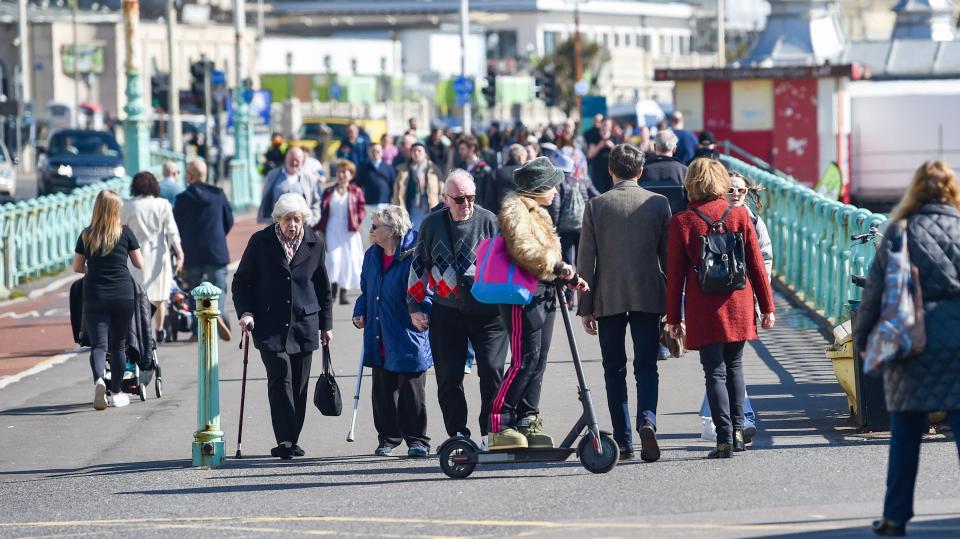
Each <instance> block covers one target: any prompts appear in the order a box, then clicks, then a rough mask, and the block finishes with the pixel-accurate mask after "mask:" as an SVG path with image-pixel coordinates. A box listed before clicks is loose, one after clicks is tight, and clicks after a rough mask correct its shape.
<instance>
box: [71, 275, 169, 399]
mask: <svg viewBox="0 0 960 539" xmlns="http://www.w3.org/2000/svg"><path fill="white" fill-rule="evenodd" d="M134 290H135V297H136V300H135V301H136V302H137V306H138V308H136V309H134V315H133V323H132V324H130V332H129V333H128V334H127V337H126V339H125V342H124V350H125V351H126V360H127V361H126V364H125V366H124V372H123V374H122V376H123V384H122V388H123V392H124V393H131V394H134V395H137V396H139V397H140V400H142V401H143V400H147V392H146V386H148V385H150V382H151V379H152V380H153V382H154V390H155V392H156V395H157V398H160V397H162V396H163V376H162V372H161V369H160V362H159V360H158V358H157V342H156V340H154V338H153V335H152V334H151V322H150V321H151V320H152V317H153V313H154V311H156V307H154V306H153V305H152V304H151V303H150V301H149V300H148V299H147V297H146V294H144V293H143V288H142V287H141V286H140V284H139V283H137V282H136V281H134ZM70 326H71V329H72V330H73V340H74V342H76V343H77V344H79V345H80V346H90V340H89V338H88V336H87V335H86V330H85V329H84V324H83V279H77V280H76V281H75V282H74V283H73V285H71V286H70ZM106 369H107V371H106V373H105V375H104V381H108V380H109V379H110V377H111V376H112V373H111V372H110V358H109V353H108V357H107V365H106ZM108 385H109V384H108Z"/></svg>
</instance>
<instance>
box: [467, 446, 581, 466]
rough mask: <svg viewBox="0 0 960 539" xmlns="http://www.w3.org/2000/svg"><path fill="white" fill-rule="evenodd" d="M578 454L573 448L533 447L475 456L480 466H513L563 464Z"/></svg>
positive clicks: (488, 452)
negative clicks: (521, 463) (518, 463)
mask: <svg viewBox="0 0 960 539" xmlns="http://www.w3.org/2000/svg"><path fill="white" fill-rule="evenodd" d="M576 452H577V450H576V449H574V448H572V447H531V448H526V449H504V450H499V451H482V452H479V453H476V454H475V458H476V462H478V463H480V464H498V463H499V464H511V463H516V462H563V461H565V460H567V459H568V458H570V455H573V454H575V453H576Z"/></svg>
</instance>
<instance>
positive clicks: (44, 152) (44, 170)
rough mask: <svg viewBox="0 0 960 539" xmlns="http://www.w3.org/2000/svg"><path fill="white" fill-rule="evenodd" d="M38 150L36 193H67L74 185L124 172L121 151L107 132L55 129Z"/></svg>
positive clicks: (114, 176)
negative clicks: (38, 174) (38, 175)
mask: <svg viewBox="0 0 960 539" xmlns="http://www.w3.org/2000/svg"><path fill="white" fill-rule="evenodd" d="M38 151H39V152H40V153H41V155H40V158H39V166H38V168H39V169H40V179H39V182H38V185H37V196H41V195H48V194H50V193H69V192H71V191H73V190H74V189H76V188H77V187H83V186H84V185H90V184H92V183H96V182H99V181H103V180H112V179H113V178H122V177H123V176H125V175H126V170H124V168H123V150H122V149H121V148H120V145H119V144H117V139H116V138H114V136H113V135H111V134H110V133H107V132H106V131H93V130H83V129H65V130H63V131H57V132H56V133H54V134H53V135H51V136H50V140H49V141H48V142H47V145H46V147H43V148H38Z"/></svg>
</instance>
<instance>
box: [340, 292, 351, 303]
mask: <svg viewBox="0 0 960 539" xmlns="http://www.w3.org/2000/svg"><path fill="white" fill-rule="evenodd" d="M349 304H350V300H348V299H347V289H346V288H341V289H340V305H349Z"/></svg>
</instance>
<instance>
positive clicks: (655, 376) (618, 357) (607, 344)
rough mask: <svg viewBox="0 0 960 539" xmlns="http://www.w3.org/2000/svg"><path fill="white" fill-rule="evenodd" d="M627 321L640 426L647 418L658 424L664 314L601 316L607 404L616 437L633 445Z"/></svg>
mask: <svg viewBox="0 0 960 539" xmlns="http://www.w3.org/2000/svg"><path fill="white" fill-rule="evenodd" d="M627 324H629V325H630V335H631V337H632V338H633V376H634V378H635V379H636V381H637V429H639V428H640V426H641V425H643V422H644V421H649V422H650V423H651V424H652V425H653V426H654V427H656V424H657V399H658V397H659V395H658V392H659V386H660V374H659V373H658V372H657V355H658V353H659V352H660V315H659V314H653V313H643V312H638V311H634V312H629V313H621V314H615V315H612V316H604V317H600V318H597V329H598V332H599V334H600V353H601V355H602V356H603V380H604V383H605V384H606V389H607V407H608V408H609V409H610V418H611V420H612V421H613V438H614V439H615V440H616V441H617V443H618V444H620V445H622V446H627V447H629V446H632V445H633V432H632V431H631V429H630V426H629V425H630V403H629V395H628V394H627V350H626V333H627Z"/></svg>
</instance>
